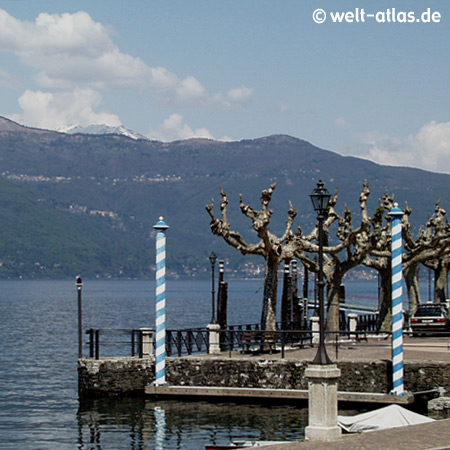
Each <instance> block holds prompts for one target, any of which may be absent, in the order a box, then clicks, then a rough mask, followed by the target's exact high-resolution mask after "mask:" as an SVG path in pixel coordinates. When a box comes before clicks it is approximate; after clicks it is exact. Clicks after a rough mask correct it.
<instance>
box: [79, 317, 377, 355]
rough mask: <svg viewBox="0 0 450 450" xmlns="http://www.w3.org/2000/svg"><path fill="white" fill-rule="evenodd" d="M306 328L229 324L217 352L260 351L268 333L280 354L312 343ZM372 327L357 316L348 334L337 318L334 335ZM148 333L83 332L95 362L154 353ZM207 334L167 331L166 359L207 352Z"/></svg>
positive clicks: (346, 325) (345, 320)
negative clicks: (246, 348) (249, 347)
mask: <svg viewBox="0 0 450 450" xmlns="http://www.w3.org/2000/svg"><path fill="white" fill-rule="evenodd" d="M307 325H308V326H307V327H305V328H303V329H295V326H294V325H293V326H291V327H289V328H290V329H288V330H280V329H279V327H280V324H277V329H276V330H274V331H268V330H261V328H260V326H259V324H243V325H231V326H228V327H227V328H226V329H224V330H218V331H217V333H219V345H220V349H221V350H222V351H229V352H231V351H232V350H236V349H240V350H242V349H243V347H244V345H246V344H247V343H248V342H249V341H252V342H251V343H252V344H253V346H254V347H255V348H257V347H258V345H259V346H260V347H261V348H263V344H264V336H265V337H266V338H267V336H268V333H271V339H272V340H275V341H276V342H275V343H274V344H273V345H272V347H274V346H275V345H277V346H278V348H279V349H281V352H282V354H283V355H284V350H285V348H286V347H289V346H291V347H292V346H294V347H295V346H296V345H305V344H312V341H313V335H314V332H313V331H312V330H311V329H310V327H309V326H310V323H309V322H308V324H307ZM376 326H377V316H376V315H375V314H364V315H360V316H359V317H358V325H357V328H356V330H354V331H352V332H350V329H349V320H348V318H347V317H346V316H345V315H341V320H340V328H341V329H340V331H339V332H338V333H336V334H335V336H344V337H349V336H351V337H355V338H356V339H359V338H360V337H365V335H366V334H367V333H376V332H377V329H376ZM148 332H149V330H145V329H89V330H87V332H86V334H88V336H89V341H88V346H89V357H90V358H95V359H99V357H100V351H101V354H102V357H110V356H114V357H119V356H130V355H131V356H132V357H133V356H138V357H140V358H142V357H143V356H144V353H145V354H149V353H153V352H152V350H154V349H153V346H154V343H153V340H152V339H151V338H150V339H149V338H148ZM146 333H147V340H146V341H145V334H146ZM209 334H210V331H209V330H208V329H206V328H189V329H180V330H167V331H166V354H167V356H183V355H192V354H195V353H208V352H209V342H210V339H209V338H210V336H209ZM250 334H252V335H251V336H250ZM327 334H328V333H327ZM328 335H329V334H328ZM333 340H336V337H333ZM144 347H145V348H146V352H144ZM149 347H150V351H149Z"/></svg>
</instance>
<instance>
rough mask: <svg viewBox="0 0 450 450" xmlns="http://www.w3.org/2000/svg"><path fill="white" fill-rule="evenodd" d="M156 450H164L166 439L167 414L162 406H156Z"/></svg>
mask: <svg viewBox="0 0 450 450" xmlns="http://www.w3.org/2000/svg"><path fill="white" fill-rule="evenodd" d="M154 414H155V426H156V430H155V444H156V445H155V450H164V437H165V428H166V413H165V411H164V409H163V408H161V407H160V406H155V409H154Z"/></svg>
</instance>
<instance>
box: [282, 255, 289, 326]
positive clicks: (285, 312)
mask: <svg viewBox="0 0 450 450" xmlns="http://www.w3.org/2000/svg"><path fill="white" fill-rule="evenodd" d="M291 322H292V278H291V275H290V273H289V263H287V262H286V261H285V262H284V277H283V294H282V297H281V329H282V330H287V329H289V326H290V325H291Z"/></svg>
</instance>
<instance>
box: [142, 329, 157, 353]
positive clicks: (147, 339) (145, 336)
mask: <svg viewBox="0 0 450 450" xmlns="http://www.w3.org/2000/svg"><path fill="white" fill-rule="evenodd" d="M139 331H140V333H141V336H142V340H141V346H142V347H141V352H140V354H141V355H142V357H143V358H148V357H149V356H152V355H153V334H154V332H155V330H153V329H151V328H140V329H139Z"/></svg>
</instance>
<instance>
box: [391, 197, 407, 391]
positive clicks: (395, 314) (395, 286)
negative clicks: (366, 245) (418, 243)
mask: <svg viewBox="0 0 450 450" xmlns="http://www.w3.org/2000/svg"><path fill="white" fill-rule="evenodd" d="M389 215H390V216H391V218H392V223H391V234H392V242H391V253H392V257H391V258H392V262H391V269H392V386H393V388H392V393H393V394H395V395H403V394H404V386H403V301H402V293H403V274H402V216H403V211H402V210H401V209H400V208H399V207H398V203H395V204H394V207H393V208H392V209H391V211H390V212H389Z"/></svg>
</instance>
